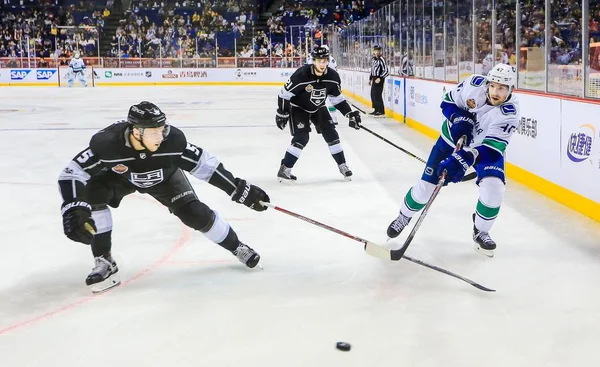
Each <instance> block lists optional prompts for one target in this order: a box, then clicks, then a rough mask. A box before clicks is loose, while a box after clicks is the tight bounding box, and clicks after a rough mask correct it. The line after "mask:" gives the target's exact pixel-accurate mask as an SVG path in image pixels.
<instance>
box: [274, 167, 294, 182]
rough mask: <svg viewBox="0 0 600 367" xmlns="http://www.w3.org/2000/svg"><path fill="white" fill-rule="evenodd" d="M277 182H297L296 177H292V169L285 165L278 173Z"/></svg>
mask: <svg viewBox="0 0 600 367" xmlns="http://www.w3.org/2000/svg"><path fill="white" fill-rule="evenodd" d="M277 180H279V182H280V183H292V182H296V176H294V175H292V169H291V168H288V167H286V166H284V165H283V164H282V165H281V167H279V172H277Z"/></svg>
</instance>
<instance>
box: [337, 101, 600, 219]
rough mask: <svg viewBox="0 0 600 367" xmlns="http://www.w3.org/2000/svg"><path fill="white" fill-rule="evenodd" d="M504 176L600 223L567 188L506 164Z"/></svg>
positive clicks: (597, 208)
mask: <svg viewBox="0 0 600 367" xmlns="http://www.w3.org/2000/svg"><path fill="white" fill-rule="evenodd" d="M342 92H343V93H344V95H346V96H347V97H350V98H352V99H354V100H356V101H358V102H360V103H361V104H363V105H364V106H367V107H370V106H371V101H369V100H367V99H366V98H364V97H362V96H360V95H358V94H355V93H352V92H351V91H348V90H342ZM385 114H386V116H387V117H390V118H392V119H394V120H397V121H399V122H400V123H406V125H407V126H409V127H410V128H412V129H414V130H416V131H418V132H420V133H421V134H423V135H426V136H428V137H429V138H431V139H437V138H438V136H439V131H438V130H436V129H433V128H431V127H429V126H427V125H425V124H423V123H421V122H419V121H416V120H414V119H412V118H410V117H405V116H404V115H402V114H400V113H398V112H396V111H392V110H391V109H389V108H387V107H386V109H385ZM506 176H507V177H508V178H510V179H512V180H514V181H516V182H518V183H520V184H523V185H525V186H527V187H529V188H530V189H532V190H535V191H537V192H539V193H541V194H543V195H545V196H547V197H549V198H550V199H552V200H554V201H556V202H558V203H561V204H563V205H565V206H567V207H569V208H571V209H573V210H574V211H576V212H579V213H581V214H583V215H585V216H588V217H590V218H592V219H594V220H596V221H598V222H600V204H599V203H597V202H595V201H594V200H591V199H589V198H587V197H585V196H583V195H580V194H578V193H576V192H573V191H571V190H569V189H567V188H564V187H562V186H560V185H557V184H555V183H553V182H551V181H549V180H546V179H544V178H543V177H540V176H538V175H536V174H533V173H531V172H529V171H527V170H525V169H523V168H520V167H518V166H516V165H514V164H511V163H508V162H507V163H506Z"/></svg>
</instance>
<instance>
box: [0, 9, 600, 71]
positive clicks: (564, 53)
mask: <svg viewBox="0 0 600 367" xmlns="http://www.w3.org/2000/svg"><path fill="white" fill-rule="evenodd" d="M276 1H277V0H276ZM475 1H476V5H477V6H476V11H477V12H478V14H477V16H476V19H477V20H476V22H477V23H476V26H475V31H476V34H475V35H474V34H473V30H472V28H471V27H461V31H460V33H459V34H454V30H455V27H453V26H448V27H447V29H446V34H447V37H448V39H447V40H446V41H447V42H446V44H447V45H453V44H454V42H453V41H452V40H454V39H456V38H458V39H459V42H457V45H458V52H457V53H456V54H455V53H454V52H452V53H451V54H449V55H446V57H447V58H448V60H447V63H449V64H454V63H455V62H456V59H458V60H462V59H469V58H470V57H471V55H472V53H473V50H472V43H471V42H470V41H469V40H472V39H473V37H476V39H475V47H476V50H475V54H476V58H477V60H476V62H482V61H483V60H485V59H486V58H489V57H490V55H492V54H494V57H495V59H496V61H502V60H504V61H506V60H508V62H510V63H513V64H516V63H517V60H516V59H515V54H516V49H517V47H544V46H545V28H544V21H545V13H546V11H549V12H550V17H551V20H552V24H551V29H550V34H551V39H550V41H551V44H550V45H549V46H550V50H551V51H550V62H551V63H555V64H563V65H567V64H578V63H581V57H582V52H581V50H582V45H581V29H582V25H581V17H582V13H581V2H582V0H555V1H553V2H552V5H551V7H550V9H545V7H544V1H543V0H519V1H520V4H521V10H520V16H521V19H520V22H521V29H520V30H518V31H517V30H516V16H517V12H516V9H515V5H516V1H515V0H510V1H504V2H496V12H497V15H496V19H497V22H496V27H497V34H496V45H492V37H491V8H490V4H491V1H489V0H475ZM428 2H429V3H433V5H434V7H435V6H436V5H435V4H436V3H435V2H433V1H432V0H429V1H428ZM127 3H128V4H129V2H127ZM268 3H269V2H268V1H265V0H134V1H132V2H130V5H129V7H128V8H127V9H124V10H125V12H124V13H123V16H122V18H121V19H120V20H118V27H117V29H116V31H115V30H113V29H111V31H110V32H111V33H114V34H110V35H108V39H109V40H110V45H102V46H103V47H100V49H99V40H100V39H101V36H102V34H103V33H104V32H105V22H106V20H107V19H108V18H109V17H110V16H111V14H112V12H114V11H115V10H116V8H115V7H117V6H121V4H122V1H121V0H105V1H93V0H2V12H1V13H0V57H1V58H13V59H16V58H22V57H36V58H44V59H51V58H63V57H64V58H70V57H71V55H72V54H73V52H74V51H75V50H79V51H80V52H81V54H82V55H83V56H98V55H99V52H100V51H101V50H102V55H100V56H110V57H121V58H128V57H129V58H137V57H144V58H158V57H162V58H211V57H214V55H219V56H223V57H226V56H234V55H235V56H238V57H246V58H248V57H305V56H306V55H305V53H306V50H307V49H310V48H311V47H312V46H313V45H314V44H315V43H327V30H328V29H332V28H331V27H330V26H333V27H335V28H336V29H337V30H338V31H342V32H343V31H344V30H345V29H347V28H348V25H349V24H351V23H353V22H355V21H357V20H359V19H362V18H365V17H368V16H369V14H371V13H372V12H373V11H374V10H375V9H378V8H380V7H381V6H384V5H386V4H388V3H390V1H389V0H283V1H278V2H277V3H276V4H277V6H278V7H277V8H276V10H275V11H274V12H273V13H271V14H270V18H269V19H268V20H267V24H266V29H255V28H254V27H255V26H256V24H257V20H258V17H259V15H260V14H261V13H262V12H264V11H266V9H265V6H266V4H268ZM440 4H441V3H440ZM486 4H487V5H486ZM396 8H398V7H396ZM444 9H446V14H440V13H436V16H435V22H434V23H435V24H444V23H443V20H444V17H445V21H446V23H445V24H447V25H452V24H455V22H460V23H461V24H469V22H470V21H471V19H472V18H471V11H472V5H471V3H470V2H465V3H456V5H453V6H449V7H444ZM119 10H120V9H119ZM119 14H121V13H120V12H119ZM588 14H589V19H587V20H585V21H586V23H587V25H588V29H589V37H590V42H592V43H593V42H600V3H599V2H597V1H596V2H593V1H590V2H589V12H588ZM408 18H409V17H406V18H404V19H403V20H402V22H400V19H399V17H398V16H397V14H392V15H391V16H390V17H389V18H388V19H387V20H385V21H387V22H388V23H389V24H387V25H384V26H383V27H382V26H381V24H380V25H379V26H380V27H382V28H384V29H386V27H388V26H389V29H393V32H395V33H398V34H399V35H404V34H406V33H409V34H411V33H412V30H414V29H415V27H417V28H418V27H421V28H418V29H422V27H425V30H426V32H425V33H426V35H427V36H426V38H427V39H426V45H425V48H426V49H427V47H430V48H431V46H430V45H431V43H432V40H431V38H432V36H429V35H431V34H432V33H433V37H439V35H438V33H440V30H439V29H437V28H435V29H434V32H431V27H432V26H433V27H438V26H437V25H432V24H431V22H427V21H426V22H423V23H422V24H421V22H420V21H418V20H414V21H412V24H411V20H410V19H408ZM61 26H79V27H82V26H89V27H90V28H89V29H88V30H87V31H85V32H83V33H81V34H73V33H72V32H71V30H68V29H65V28H61ZM250 32H252V33H250ZM515 32H520V36H521V42H520V44H519V45H517V44H516V34H515ZM417 33H419V32H418V31H417ZM249 34H250V35H252V37H244V36H247V35H249ZM399 38H400V39H402V37H399ZM242 39H244V40H245V42H244V43H240V42H241V41H242ZM448 41H451V42H448ZM436 43H438V44H441V43H440V42H436ZM428 44H429V46H428ZM307 45H308V47H307ZM384 46H386V45H384ZM387 46H391V47H395V46H397V45H387ZM449 47H452V46H449ZM236 51H237V53H236ZM494 51H496V52H495V53H494ZM417 62H418V60H417ZM421 62H423V60H421ZM435 62H436V63H438V62H440V60H435ZM521 62H524V61H523V60H521Z"/></svg>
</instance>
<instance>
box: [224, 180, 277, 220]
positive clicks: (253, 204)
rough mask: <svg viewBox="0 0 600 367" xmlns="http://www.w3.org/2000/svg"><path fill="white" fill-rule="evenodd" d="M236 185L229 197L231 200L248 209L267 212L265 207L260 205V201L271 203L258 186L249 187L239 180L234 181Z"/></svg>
mask: <svg viewBox="0 0 600 367" xmlns="http://www.w3.org/2000/svg"><path fill="white" fill-rule="evenodd" d="M235 183H236V185H237V187H236V189H235V191H234V192H233V194H232V195H231V200H233V201H235V202H236V203H240V204H244V205H246V206H247V207H248V208H250V209H253V210H256V211H258V212H262V211H263V210H267V207H266V206H263V205H260V202H261V201H264V202H267V203H269V202H271V199H269V195H267V193H266V192H264V191H263V189H261V188H260V187H258V186H254V185H251V184H249V183H247V182H246V180H242V179H240V178H236V179H235Z"/></svg>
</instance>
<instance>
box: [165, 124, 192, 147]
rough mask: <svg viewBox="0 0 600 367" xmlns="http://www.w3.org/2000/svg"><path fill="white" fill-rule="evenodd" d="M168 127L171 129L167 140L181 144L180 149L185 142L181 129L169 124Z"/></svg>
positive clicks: (185, 138)
mask: <svg viewBox="0 0 600 367" xmlns="http://www.w3.org/2000/svg"><path fill="white" fill-rule="evenodd" d="M170 129H171V130H170V131H169V136H167V140H173V141H174V142H176V143H177V145H181V146H182V148H181V149H182V150H183V149H184V148H185V146H186V144H187V137H186V136H185V134H184V133H183V131H181V130H180V129H179V128H177V127H175V126H173V125H171V126H170Z"/></svg>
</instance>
